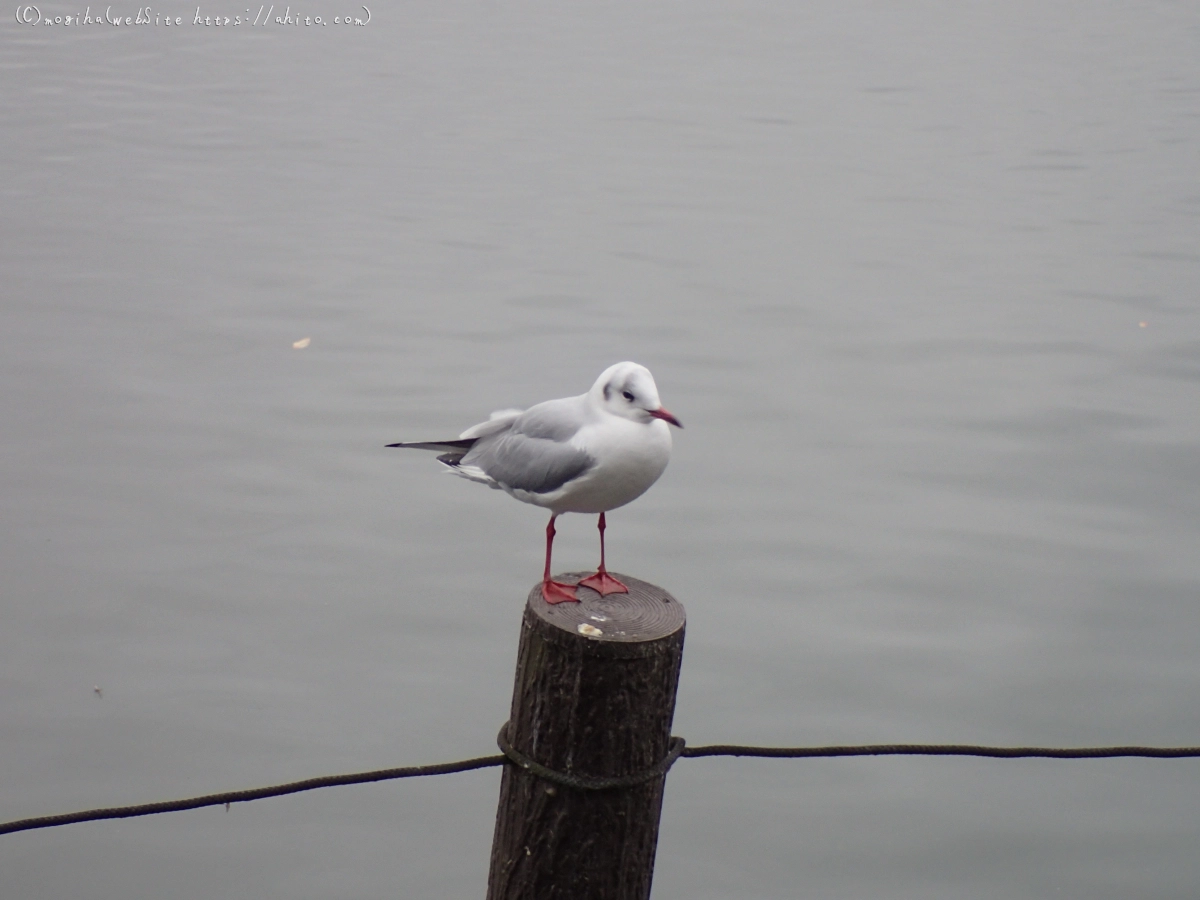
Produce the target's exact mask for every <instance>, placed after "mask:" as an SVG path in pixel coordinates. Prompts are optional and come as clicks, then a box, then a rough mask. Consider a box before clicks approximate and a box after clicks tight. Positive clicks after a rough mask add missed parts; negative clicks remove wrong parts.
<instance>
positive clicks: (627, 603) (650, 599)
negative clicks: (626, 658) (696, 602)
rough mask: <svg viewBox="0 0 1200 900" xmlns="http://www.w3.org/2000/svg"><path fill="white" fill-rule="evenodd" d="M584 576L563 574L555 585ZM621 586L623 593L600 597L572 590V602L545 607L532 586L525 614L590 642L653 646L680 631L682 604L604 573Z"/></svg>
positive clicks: (634, 581)
mask: <svg viewBox="0 0 1200 900" xmlns="http://www.w3.org/2000/svg"><path fill="white" fill-rule="evenodd" d="M590 574H592V573H590V572H566V573H564V574H561V575H555V576H554V580H555V581H562V582H566V583H568V584H576V583H577V582H578V581H579V580H580V579H581V578H586V577H587V576H588V575H590ZM610 574H612V575H613V576H615V577H616V578H618V579H620V580H621V581H622V582H624V583H625V586H626V587H628V588H629V593H628V594H608V595H606V596H603V597H602V596H600V595H599V594H598V593H596V592H595V591H593V590H592V589H591V588H586V587H581V588H579V589H578V595H579V602H578V603H569V602H568V603H555V604H551V603H547V602H546V601H545V600H543V599H542V585H541V582H538V583H537V584H536V585H534V587H533V590H532V591H530V592H529V600H528V606H529V610H530V611H531V612H532V613H533V614H534V615H535V616H537V617H538V618H539V619H542V620H543V621H544V622H546V623H548V624H550V625H553V626H555V627H556V628H560V629H562V630H563V631H567V632H570V633H571V634H575V635H580V636H583V637H586V638H590V639H591V640H595V641H616V642H620V643H638V642H642V641H656V640H659V639H660V638H664V637H666V636H667V635H669V634H674V633H675V632H676V631H678V630H679V629H680V628H682V627H683V626H684V623H685V622H686V620H687V615H686V613H685V612H684V609H683V605H682V604H681V603H680V602H679V601H678V600H676V599H675V598H674V597H672V596H671V595H670V594H668V593H667V592H666V591H665V590H663V589H662V588H660V587H659V586H658V585H656V584H651V583H650V582H648V581H642V580H641V579H640V578H634V577H633V576H632V575H624V574H620V573H617V572H612V573H610Z"/></svg>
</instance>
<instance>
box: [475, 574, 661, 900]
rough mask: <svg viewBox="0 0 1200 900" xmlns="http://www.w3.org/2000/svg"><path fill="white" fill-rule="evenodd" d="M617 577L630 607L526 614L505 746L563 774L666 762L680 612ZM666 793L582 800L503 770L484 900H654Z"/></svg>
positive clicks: (657, 785) (599, 794) (619, 599)
mask: <svg viewBox="0 0 1200 900" xmlns="http://www.w3.org/2000/svg"><path fill="white" fill-rule="evenodd" d="M587 574H588V573H583V572H579V573H571V574H569V575H556V576H555V579H556V580H558V581H568V582H577V581H578V580H579V579H580V578H583V577H585V576H586V575H587ZM613 574H614V575H616V573H613ZM616 577H617V578H619V579H620V580H621V581H623V582H624V583H625V584H626V585H627V586H628V587H629V593H628V594H609V595H608V596H607V597H601V596H600V595H599V594H597V593H596V592H595V591H592V590H589V589H587V588H580V589H579V596H580V599H581V601H582V602H580V603H560V604H557V605H554V606H551V605H550V604H548V603H546V602H545V601H544V600H543V599H542V595H541V585H537V586H535V587H534V589H533V590H532V591H531V592H530V594H529V600H528V602H527V604H526V607H525V616H524V619H523V621H522V625H521V645H520V649H519V650H518V653H517V675H516V684H515V686H514V688H513V701H512V713H511V716H510V719H509V728H508V736H509V740H510V741H511V742H512V745H513V747H514V748H515V749H517V750H518V751H520V752H521V753H523V754H525V755H526V756H528V757H530V758H531V759H533V760H535V761H536V762H538V763H541V764H542V765H544V766H547V767H549V768H551V769H554V770H555V771H558V772H567V773H571V774H574V775H583V776H591V777H606V776H619V775H631V774H633V773H636V772H642V771H644V770H646V769H649V768H650V767H652V766H653V765H655V764H656V763H658V762H659V761H660V760H661V759H662V758H663V757H664V756H665V755H666V753H667V749H668V744H669V741H670V736H671V719H672V716H673V715H674V712H675V692H676V689H677V687H678V684H679V666H680V663H681V661H682V657H683V634H684V621H685V618H684V611H683V607H682V606H680V604H679V602H678V601H676V600H675V599H674V598H673V597H672V596H671V595H670V594H668V593H667V592H666V591H664V590H663V589H662V588H659V587H656V586H654V585H652V584H648V583H647V582H644V581H639V580H638V579H636V578H631V577H629V576H628V575H616ZM580 626H585V627H584V629H583V631H582V632H581V631H580ZM593 629H595V630H597V631H598V632H599V633H596V631H593ZM663 782H664V779H663V778H661V777H660V778H656V779H654V780H652V781H650V782H648V783H646V784H642V785H639V786H637V787H633V788H624V789H611V790H605V791H583V790H576V789H574V788H570V787H564V786H561V785H557V784H552V783H550V782H547V781H545V780H543V779H541V778H539V777H537V776H536V775H533V774H530V773H529V772H526V771H525V770H523V769H518V768H517V767H515V766H505V768H504V775H503V776H502V780H501V784H500V804H499V808H498V810H497V813H496V833H495V838H494V840H493V842H492V866H491V873H490V874H489V876H488V900H518V898H520V900H558V898H562V900H645V898H648V897H649V896H650V881H651V878H652V877H653V874H654V852H655V848H656V846H657V843H658V820H659V814H660V812H661V809H662V796H663Z"/></svg>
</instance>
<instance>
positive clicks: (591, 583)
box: [579, 513, 629, 596]
mask: <svg viewBox="0 0 1200 900" xmlns="http://www.w3.org/2000/svg"><path fill="white" fill-rule="evenodd" d="M597 527H598V528H599V529H600V568H599V569H597V570H596V574H595V575H589V576H588V577H587V578H585V579H583V581H581V582H579V583H580V584H582V585H583V586H584V587H590V588H591V589H592V590H593V591H595V592H596V593H597V594H600V595H601V596H603V595H605V594H628V593H629V588H627V587H625V585H623V584H621V582H619V581H617V579H615V578H613V577H612V576H611V575H609V574H608V569H606V568H604V527H605V526H604V513H600V524H599V525H598V526H597Z"/></svg>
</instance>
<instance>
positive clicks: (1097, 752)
mask: <svg viewBox="0 0 1200 900" xmlns="http://www.w3.org/2000/svg"><path fill="white" fill-rule="evenodd" d="M507 728H508V726H507V723H506V724H505V726H504V728H501V729H500V736H499V738H498V739H497V743H499V744H500V747H501V749H503V750H504V755H503V756H480V757H477V758H475V759H464V760H461V761H459V762H449V763H436V764H434V765H430V766H406V767H404V768H399V769H378V770H375V771H373V772H358V773H353V774H348V775H329V776H325V777H323V778H309V779H307V780H305V781H293V782H291V783H289V784H280V785H275V786H274V787H262V788H252V789H250V790H246V791H230V792H227V793H224V794H207V795H205V796H203V797H192V798H189V799H187V800H168V801H166V802H164V803H146V804H143V805H141V806H120V807H115V808H112V809H89V810H84V811H82V812H76V813H66V814H64V815H60V816H42V817H40V818H36V819H18V820H17V821H14V822H0V834H12V833H13V832H16V831H29V830H32V829H35V828H53V827H56V826H59V825H71V824H73V823H75V822H90V821H94V820H97V819H128V818H132V817H134V816H150V815H154V814H156V813H166V812H178V811H180V810H185V809H199V808H200V807H204V806H222V805H224V806H226V807H228V806H229V804H231V803H245V802H247V801H250V800H262V799H264V798H266V797H280V796H282V795H284V794H298V793H300V792H301V791H312V790H316V789H317V788H324V787H337V786H339V785H346V784H366V783H368V782H372V781H389V780H391V779H395V778H416V777H418V776H422V775H449V774H451V773H453V772H469V771H471V770H472V769H487V768H491V767H493V766H501V765H504V764H505V763H506V762H511V763H513V764H515V765H517V766H520V767H521V768H522V769H525V770H526V771H528V772H531V773H532V774H534V775H536V776H538V777H539V778H545V779H546V780H548V781H552V782H555V783H557V784H562V785H565V786H567V787H572V788H576V789H578V790H593V791H594V790H611V789H615V788H622V787H634V786H636V785H639V784H645V783H646V782H648V781H652V780H653V779H655V778H658V777H660V776H662V775H665V774H666V772H667V770H668V769H670V768H671V766H672V765H674V763H675V761H676V760H677V759H679V758H680V757H681V756H685V757H692V758H695V757H700V756H757V757H766V758H772V759H791V758H803V757H831V756H986V757H993V758H997V759H1020V758H1025V757H1045V758H1049V759H1106V758H1110V757H1116V756H1141V757H1150V758H1153V759H1181V758H1184V757H1198V756H1200V747H1080V748H1066V749H1053V748H1047V747H981V746H975V745H971V744H871V745H867V746H859V747H743V746H738V745H735V744H711V745H708V746H705V747H688V746H686V744H685V742H684V740H683V738H680V737H673V738H671V743H670V749H669V750H668V752H667V755H666V757H664V758H663V759H662V760H661V761H660V762H659V763H658V764H657V765H655V766H652V767H651V768H649V769H646V770H644V771H642V772H636V773H634V774H632V775H622V776H617V777H614V778H592V777H587V776H582V775H573V774H571V773H568V772H556V771H554V770H553V769H549V768H546V767H545V766H542V765H541V764H540V763H537V762H535V761H534V760H531V759H529V758H528V757H526V756H525V755H524V754H522V753H520V751H518V750H515V749H514V748H513V747H512V745H511V744H508V741H507V737H506V730H507Z"/></svg>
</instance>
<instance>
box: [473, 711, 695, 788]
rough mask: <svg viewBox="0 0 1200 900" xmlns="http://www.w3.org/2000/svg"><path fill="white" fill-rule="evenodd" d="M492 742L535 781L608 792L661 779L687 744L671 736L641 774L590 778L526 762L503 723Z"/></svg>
mask: <svg viewBox="0 0 1200 900" xmlns="http://www.w3.org/2000/svg"><path fill="white" fill-rule="evenodd" d="M496 743H497V744H499V745H500V749H501V750H503V751H504V755H505V756H507V757H508V758H509V759H510V760H512V762H514V763H515V764H516V765H517V766H518V767H519V768H522V769H524V770H525V771H527V772H530V773H532V774H534V775H536V776H537V777H538V778H544V779H545V780H546V781H552V782H554V783H555V784H561V785H564V786H565V787H569V788H575V789H576V790H578V791H608V790H612V789H613V788H630V787H637V786H638V785H639V784H645V783H646V782H647V781H653V780H654V779H655V778H661V777H662V776H664V775H666V774H667V770H668V769H670V768H671V766H673V765H675V760H677V759H679V757H680V755H681V754H683V753H684V752H685V748H686V747H687V741H685V740H684V739H683V738H681V737H673V738H671V742H670V744H669V745H668V747H667V755H666V756H665V757H663V758H662V759H661V760H659V761H658V762H657V763H655V764H654V765H653V766H651V767H650V768H648V769H643V770H642V771H641V772H634V773H633V774H632V775H614V776H611V777H596V776H593V775H574V774H572V773H570V772H556V771H555V770H554V769H549V768H547V767H546V766H543V765H542V764H541V763H540V762H536V761H535V760H532V759H530V758H529V757H528V756H526V755H525V754H524V753H522V752H521V751H520V750H518V749H516V748H515V747H514V746H513V745H512V744H510V743H509V741H508V723H507V722H505V723H504V724H503V725H502V726H501V727H500V734H498V735H497V736H496Z"/></svg>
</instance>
